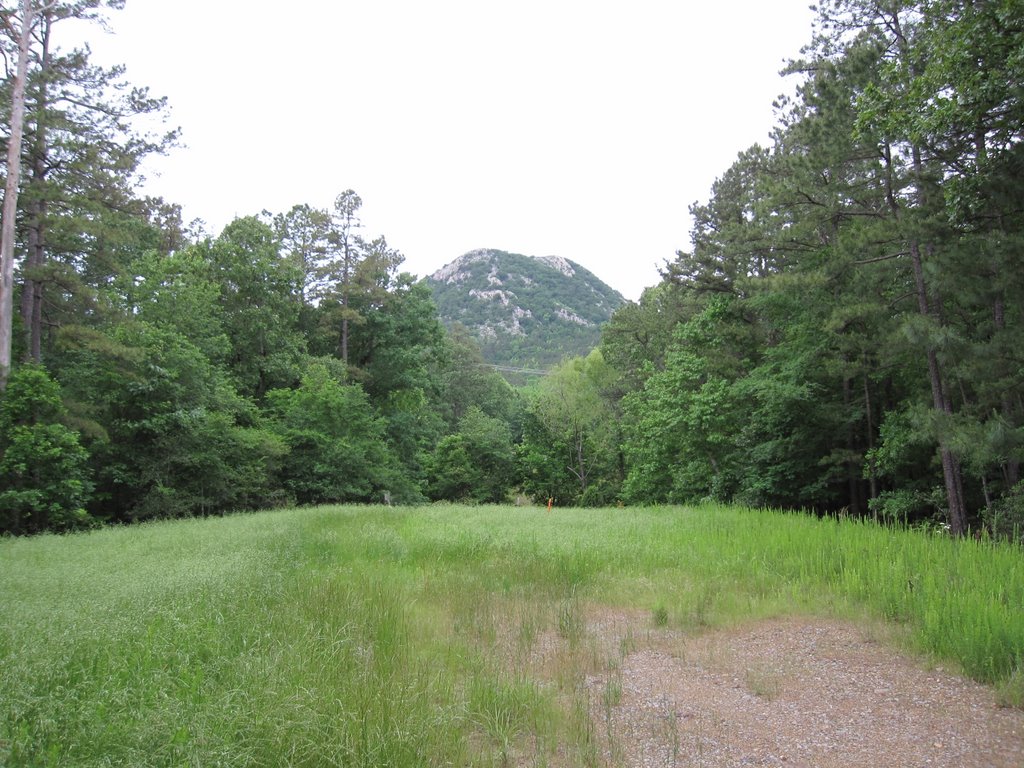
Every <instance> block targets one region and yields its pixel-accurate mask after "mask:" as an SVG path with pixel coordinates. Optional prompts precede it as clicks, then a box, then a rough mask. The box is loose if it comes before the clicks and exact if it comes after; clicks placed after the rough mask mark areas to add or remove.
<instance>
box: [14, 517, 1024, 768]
mask: <svg viewBox="0 0 1024 768" xmlns="http://www.w3.org/2000/svg"><path fill="white" fill-rule="evenodd" d="M595 606H617V607H622V608H629V609H635V610H638V611H641V612H642V615H644V616H648V617H649V621H650V624H651V626H655V625H657V626H663V625H667V626H670V627H675V628H679V629H682V630H684V631H700V630H702V629H703V628H706V627H715V626H722V625H727V624H731V623H735V622H738V621H745V620H749V619H758V618H762V617H768V616H777V615H781V614H789V613H799V614H817V615H829V616H840V617H848V618H854V619H857V620H861V619H865V618H869V617H870V618H876V619H884V620H886V621H887V622H890V623H893V624H895V625H898V626H899V627H901V628H902V629H901V631H900V632H899V633H898V634H899V636H900V637H903V638H904V642H905V643H906V644H907V645H908V646H910V648H911V650H914V651H915V652H919V653H922V654H928V655H933V656H935V657H936V658H940V659H943V660H944V663H949V662H955V663H956V664H958V665H959V666H960V667H961V668H962V669H963V670H964V671H965V672H966V673H967V674H969V675H971V676H972V677H975V678H976V679H979V680H982V681H984V682H988V683H991V684H993V685H995V686H997V688H998V689H999V691H1000V694H1001V696H1002V698H1003V700H1004V701H1005V702H1006V703H1009V704H1013V705H1015V706H1022V704H1024V557H1022V552H1021V550H1020V549H1019V548H1015V547H1012V546H1009V545H1002V544H992V543H988V542H978V541H970V540H968V541H951V540H949V539H947V538H944V537H940V536H933V535H927V534H924V533H919V532H908V531H891V530H886V529H881V528H876V527H874V526H872V525H870V524H863V523H858V522H854V521H848V520H841V521H836V520H816V519H813V518H810V517H806V516H802V515H793V514H780V513H771V512H757V511H750V510H743V509H737V508H732V507H719V506H708V507H701V508H678V507H664V508H649V509H615V510H597V511H595V510H555V511H554V512H551V513H549V512H547V511H546V510H540V509H521V508H509V507H501V508H498V507H476V508H462V507H451V506H433V507H426V508H418V509H387V508H370V507H335V508H319V509H304V510H285V511H279V512H272V513H260V514H251V515H238V516H233V517H227V518H214V519H205V520H191V521H176V522H167V523H152V524H146V525H140V526H135V527H130V528H117V529H104V530H99V531H95V532H91V533H87V534H81V535H73V536H60V537H59V536H42V537H38V538H32V539H16V540H13V539H7V540H2V541H0V612H2V616H3V622H2V628H0V765H9V766H20V765H34V766H35V765H39V766H44V765H54V766H56V765H61V766H64V765H75V766H106V765H168V766H170V765H174V766H179V765H195V766H235V765H238V766H241V765H245V766H261V765H267V766H271V765H282V764H284V765H294V766H303V765H310V766H313V765H317V766H319V765H345V766H383V765H388V766H404V765H408V766H412V765H476V766H490V765H501V764H503V763H505V762H508V761H509V760H510V756H511V755H514V756H515V762H517V763H519V764H532V765H553V764H557V765H588V764H595V763H596V762H597V756H596V752H595V747H594V738H593V732H592V725H591V723H590V718H589V715H588V702H587V701H586V699H585V693H584V691H583V685H582V683H583V679H584V677H585V674H586V672H587V670H588V668H591V667H593V666H594V665H600V664H604V663H614V660H603V659H599V658H594V657H593V654H588V652H587V648H586V643H585V642H583V639H584V638H585V637H586V633H587V626H586V624H587V616H588V611H590V610H591V609H593V608H594V607H595ZM548 635H556V636H557V637H559V638H561V639H562V640H563V641H565V642H566V644H567V647H568V648H570V652H568V653H566V654H563V655H562V656H560V657H558V659H557V665H556V668H555V669H554V670H553V671H551V670H549V672H551V674H548V675H547V676H543V677H541V676H538V675H537V674H535V672H536V670H535V667H534V666H533V665H532V662H531V658H533V657H535V654H534V653H533V651H534V650H535V649H536V648H537V647H538V645H539V644H541V643H543V642H544V638H545V637H546V636H548Z"/></svg>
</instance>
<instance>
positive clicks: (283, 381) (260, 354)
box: [207, 217, 305, 399]
mask: <svg viewBox="0 0 1024 768" xmlns="http://www.w3.org/2000/svg"><path fill="white" fill-rule="evenodd" d="M207 258H208V259H209V262H210V264H211V266H212V269H213V279H214V281H215V282H216V284H217V285H218V286H219V289H220V290H219V296H218V298H217V307H218V309H219V310H220V316H221V322H222V324H223V328H224V333H225V334H226V335H227V337H228V339H229V341H230V344H231V353H230V357H229V360H228V365H229V367H230V369H231V372H232V374H233V375H234V377H235V380H236V381H237V382H238V386H239V390H240V392H241V393H242V394H243V395H245V396H249V397H255V398H257V399H259V398H261V397H263V395H264V394H265V393H266V392H267V390H269V389H272V388H274V387H282V386H289V385H291V384H292V383H294V382H295V381H297V380H298V377H299V370H300V369H299V364H300V361H301V359H302V356H303V354H304V352H305V342H304V340H303V338H302V337H301V335H300V334H299V332H298V319H299V302H298V301H296V295H295V294H296V290H297V285H298V282H299V275H300V273H299V271H298V269H297V268H296V267H295V265H294V264H293V263H292V262H289V261H287V260H285V259H282V258H281V256H280V254H279V252H278V246H277V240H276V238H275V236H274V232H273V230H272V229H271V228H270V227H269V226H267V225H266V224H263V223H262V222H260V221H259V220H257V219H256V218H254V217H248V218H244V219H236V220H235V221H233V222H231V223H230V224H228V226H226V227H225V228H224V231H223V232H222V233H221V235H220V237H218V238H217V240H215V241H214V242H213V243H211V244H210V245H209V249H208V255H207Z"/></svg>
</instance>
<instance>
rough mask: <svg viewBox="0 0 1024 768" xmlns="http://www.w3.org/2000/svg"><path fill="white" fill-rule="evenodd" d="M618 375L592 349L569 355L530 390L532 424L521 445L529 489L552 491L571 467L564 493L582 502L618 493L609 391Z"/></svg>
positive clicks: (604, 500) (594, 501) (616, 447)
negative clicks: (558, 480) (579, 355)
mask: <svg viewBox="0 0 1024 768" xmlns="http://www.w3.org/2000/svg"><path fill="white" fill-rule="evenodd" d="M617 378H618V375H617V373H616V371H615V370H614V369H613V368H611V366H609V365H608V364H607V363H606V362H605V361H604V358H603V357H602V355H601V352H600V351H599V350H594V351H593V352H591V353H590V354H589V355H588V356H587V357H585V358H575V359H573V360H569V361H567V362H566V363H564V364H563V365H561V366H559V367H558V368H556V369H555V370H554V371H553V372H552V373H551V375H549V376H547V377H545V378H544V379H543V380H542V381H540V382H539V383H538V384H537V387H536V390H535V391H534V392H533V393H532V394H531V396H530V405H529V411H530V414H531V416H532V424H531V427H530V428H529V429H528V430H527V432H526V434H525V436H524V444H525V445H524V447H523V449H521V456H522V461H523V463H524V469H525V472H524V474H525V476H526V478H527V486H528V492H530V493H531V494H532V495H536V492H537V491H538V490H539V491H541V492H542V493H543V492H544V491H547V492H548V493H552V492H553V491H554V490H555V489H554V488H552V487H551V483H552V481H553V480H555V479H556V478H558V477H559V476H565V475H564V474H563V473H568V477H570V478H571V482H570V483H569V484H568V486H569V488H571V489H572V490H571V491H570V490H567V489H562V490H560V491H558V493H557V495H558V497H559V498H561V499H568V500H571V501H572V503H578V504H583V505H600V504H607V503H610V502H612V501H614V500H615V499H616V498H617V495H618V490H619V484H620V482H621V461H620V454H619V435H618V429H617V425H618V418H617V413H616V411H615V407H614V404H613V398H612V396H611V392H612V390H613V388H614V387H615V384H616V382H617Z"/></svg>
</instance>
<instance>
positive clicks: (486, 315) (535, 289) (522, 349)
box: [426, 249, 625, 368]
mask: <svg viewBox="0 0 1024 768" xmlns="http://www.w3.org/2000/svg"><path fill="white" fill-rule="evenodd" d="M426 283H427V285H429V286H430V289H431V291H432V292H433V296H434V302H435V303H436V304H437V308H438V312H439V314H440V317H441V320H442V322H444V323H445V325H447V326H452V325H453V324H455V323H459V324H460V325H462V326H464V327H465V328H466V329H467V330H469V332H470V333H471V334H472V335H473V336H474V338H475V339H476V341H477V343H478V344H479V345H480V349H481V351H482V353H483V356H484V360H486V361H487V362H489V363H493V364H496V365H502V366H515V367H520V368H547V367H549V366H551V365H554V364H555V363H559V362H561V361H562V360H564V359H565V358H567V357H579V356H583V355H586V354H587V353H588V352H590V350H592V349H593V348H594V347H596V346H597V345H598V343H599V342H600V340H601V326H603V325H604V324H605V323H606V322H607V321H608V319H609V318H610V317H611V315H612V312H614V311H615V310H616V309H618V308H619V307H620V306H621V305H622V304H623V303H624V301H625V300H624V299H623V298H622V296H621V295H620V294H619V293H618V292H617V291H615V290H614V289H613V288H610V287H609V286H607V285H605V283H603V282H602V281H601V280H600V279H598V278H597V277H596V276H595V275H594V274H593V273H592V272H590V271H589V270H587V269H585V268H583V267H581V266H580V265H579V264H577V263H575V262H573V261H570V260H569V259H563V258H561V257H558V256H542V257H530V256H523V255H521V254H517V253H506V252H505V251H496V250H493V249H480V250H477V251H471V252H470V253H467V254H464V255H463V256H460V257H459V258H457V259H456V260H455V261H453V262H451V263H450V264H447V265H446V266H444V267H442V268H441V269H439V270H438V271H437V272H435V273H434V274H432V275H430V276H429V277H427V278H426Z"/></svg>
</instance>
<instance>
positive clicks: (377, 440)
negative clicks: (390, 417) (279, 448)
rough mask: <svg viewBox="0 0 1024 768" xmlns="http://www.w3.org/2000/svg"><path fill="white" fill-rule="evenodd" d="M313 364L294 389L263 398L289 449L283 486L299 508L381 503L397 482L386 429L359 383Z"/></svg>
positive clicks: (270, 393)
mask: <svg viewBox="0 0 1024 768" xmlns="http://www.w3.org/2000/svg"><path fill="white" fill-rule="evenodd" d="M342 377H343V373H341V372H339V371H332V369H331V367H329V365H328V364H326V363H312V364H311V365H309V367H308V368H307V369H306V372H305V373H304V374H303V377H302V382H301V384H300V385H299V387H298V388H296V389H275V390H271V391H270V392H268V393H267V406H268V409H269V413H270V415H271V418H272V421H273V425H274V429H275V430H276V432H277V433H278V434H279V435H280V436H281V438H282V439H283V440H284V442H285V444H286V445H287V446H288V455H287V457H286V458H285V460H284V463H283V466H282V468H281V473H280V477H281V481H282V483H283V485H284V487H285V488H286V489H287V491H288V493H289V494H290V495H291V496H292V497H293V498H294V499H295V500H296V501H297V502H299V503H300V504H321V503H328V502H353V501H355V502H369V501H377V502H379V501H381V500H382V499H383V493H384V492H385V491H389V492H390V491H391V489H392V486H393V485H394V484H395V483H396V482H398V483H401V481H402V478H401V472H400V470H399V468H398V464H397V461H396V459H395V457H394V456H393V455H392V453H391V452H390V450H389V449H388V446H387V442H386V436H385V435H386V433H385V430H386V424H385V422H384V421H383V419H381V418H380V416H379V415H378V414H377V412H376V410H375V409H374V407H373V406H372V404H371V403H370V400H369V398H368V397H367V396H366V393H365V392H364V391H363V389H362V387H360V386H359V385H358V384H344V383H342V381H341V378H342Z"/></svg>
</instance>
